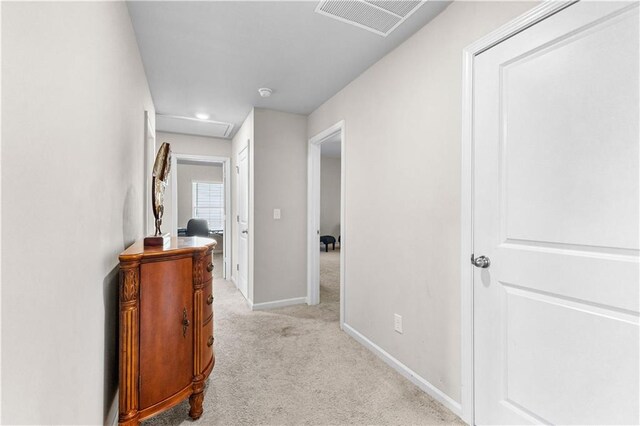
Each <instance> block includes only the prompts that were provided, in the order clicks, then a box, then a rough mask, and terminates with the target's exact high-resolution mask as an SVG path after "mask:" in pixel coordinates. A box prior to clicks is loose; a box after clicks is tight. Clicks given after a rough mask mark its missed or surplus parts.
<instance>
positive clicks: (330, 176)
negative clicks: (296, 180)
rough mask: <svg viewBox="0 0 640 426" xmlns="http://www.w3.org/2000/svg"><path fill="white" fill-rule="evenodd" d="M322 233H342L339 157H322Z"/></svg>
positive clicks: (336, 235) (336, 234)
mask: <svg viewBox="0 0 640 426" xmlns="http://www.w3.org/2000/svg"><path fill="white" fill-rule="evenodd" d="M320 235H332V236H334V237H335V238H336V240H337V239H338V236H339V235H340V159H339V158H332V157H321V158H320Z"/></svg>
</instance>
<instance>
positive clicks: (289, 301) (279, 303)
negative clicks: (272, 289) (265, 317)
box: [251, 297, 307, 311]
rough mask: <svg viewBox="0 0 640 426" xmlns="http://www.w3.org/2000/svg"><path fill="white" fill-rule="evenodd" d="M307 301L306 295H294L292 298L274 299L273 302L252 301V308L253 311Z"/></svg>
mask: <svg viewBox="0 0 640 426" xmlns="http://www.w3.org/2000/svg"><path fill="white" fill-rule="evenodd" d="M303 303H307V298H306V297H294V298H293V299H284V300H274V301H273V302H264V303H254V304H253V306H252V308H251V309H253V310H254V311H260V310H264V309H274V308H282V307H285V306H291V305H301V304H303Z"/></svg>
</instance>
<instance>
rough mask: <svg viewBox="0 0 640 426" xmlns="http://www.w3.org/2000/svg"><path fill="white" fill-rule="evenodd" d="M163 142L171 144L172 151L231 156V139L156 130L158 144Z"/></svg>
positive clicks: (158, 145)
mask: <svg viewBox="0 0 640 426" xmlns="http://www.w3.org/2000/svg"><path fill="white" fill-rule="evenodd" d="M162 142H168V143H170V144H171V152H173V153H177V154H190V155H208V156H211V157H229V156H231V140H230V139H220V138H210V137H207V136H193V135H183V134H181V133H168V132H156V146H157V147H158V148H159V147H160V145H162Z"/></svg>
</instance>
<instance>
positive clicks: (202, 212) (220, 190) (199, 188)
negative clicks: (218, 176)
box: [193, 182, 224, 231]
mask: <svg viewBox="0 0 640 426" xmlns="http://www.w3.org/2000/svg"><path fill="white" fill-rule="evenodd" d="M193 217H196V218H198V219H206V220H207V223H208V224H209V229H210V230H213V231H221V230H223V229H224V185H223V184H222V183H211V182H193Z"/></svg>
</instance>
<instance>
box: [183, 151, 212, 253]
mask: <svg viewBox="0 0 640 426" xmlns="http://www.w3.org/2000/svg"><path fill="white" fill-rule="evenodd" d="M176 176H177V178H178V182H177V183H178V228H185V227H186V226H187V222H189V219H191V218H192V217H193V185H192V182H193V181H205V182H216V183H222V181H223V179H222V164H220V165H218V164H193V163H186V164H185V163H182V162H180V161H178V170H176ZM218 248H220V247H218Z"/></svg>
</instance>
